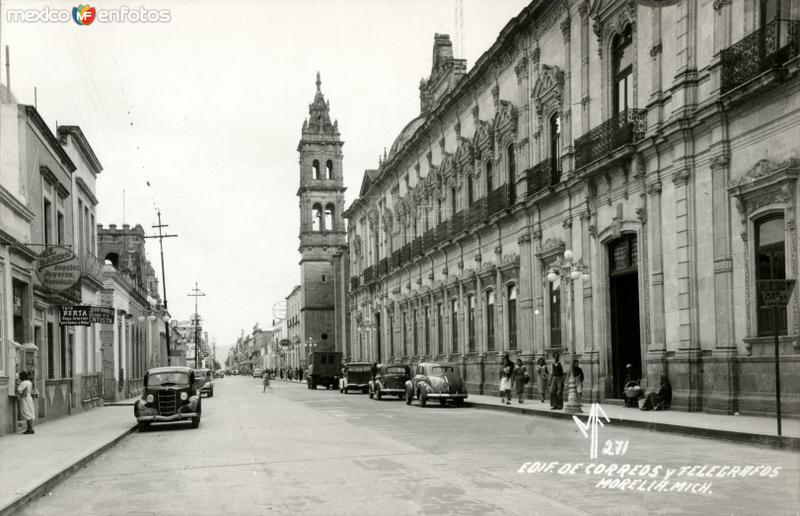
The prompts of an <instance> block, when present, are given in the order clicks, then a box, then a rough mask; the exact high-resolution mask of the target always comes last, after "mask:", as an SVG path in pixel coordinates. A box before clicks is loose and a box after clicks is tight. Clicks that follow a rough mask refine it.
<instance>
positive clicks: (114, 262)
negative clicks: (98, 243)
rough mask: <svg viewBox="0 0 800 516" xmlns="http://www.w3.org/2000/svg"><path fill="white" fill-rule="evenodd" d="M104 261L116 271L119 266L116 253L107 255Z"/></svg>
mask: <svg viewBox="0 0 800 516" xmlns="http://www.w3.org/2000/svg"><path fill="white" fill-rule="evenodd" d="M105 261H107V262H108V263H110V264H111V265H113V266H114V268H115V269H116V268H117V267H118V266H119V255H118V254H117V253H108V254H107V255H106V257H105Z"/></svg>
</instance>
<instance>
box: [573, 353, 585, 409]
mask: <svg viewBox="0 0 800 516" xmlns="http://www.w3.org/2000/svg"><path fill="white" fill-rule="evenodd" d="M572 377H573V378H575V394H577V395H578V403H581V399H582V398H583V369H581V363H580V362H579V361H578V360H573V361H572Z"/></svg>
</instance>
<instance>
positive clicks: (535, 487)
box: [21, 376, 800, 515]
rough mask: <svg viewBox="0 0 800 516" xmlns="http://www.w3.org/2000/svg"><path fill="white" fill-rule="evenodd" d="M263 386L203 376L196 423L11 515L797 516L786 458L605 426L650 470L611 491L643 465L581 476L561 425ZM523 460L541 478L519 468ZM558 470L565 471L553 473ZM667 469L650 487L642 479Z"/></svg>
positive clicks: (570, 428) (793, 469)
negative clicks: (209, 394) (206, 382)
mask: <svg viewBox="0 0 800 516" xmlns="http://www.w3.org/2000/svg"><path fill="white" fill-rule="evenodd" d="M261 391H262V387H261V382H260V381H259V380H257V379H252V378H250V377H243V376H230V377H226V378H224V379H221V380H216V381H215V395H214V397H213V398H204V399H203V418H202V422H201V424H200V428H199V429H197V430H193V429H191V428H190V427H189V426H185V427H183V426H173V427H163V426H162V427H153V429H151V430H150V431H148V432H145V433H134V434H132V435H131V436H130V437H128V438H127V439H125V440H124V441H122V442H121V443H120V445H118V446H117V447H115V448H113V449H112V450H110V451H109V452H108V453H106V454H105V455H103V456H102V457H100V458H98V459H97V460H95V461H94V462H93V463H91V464H89V465H88V466H87V467H86V468H84V469H83V470H81V471H79V472H78V473H76V474H75V475H73V476H72V477H70V478H69V479H68V480H66V481H65V482H64V483H63V484H61V485H59V486H58V487H57V488H56V489H54V490H53V491H52V493H51V494H49V495H48V496H45V497H43V498H41V499H39V500H38V501H36V502H34V503H33V504H31V505H29V506H28V507H26V508H25V509H24V510H23V511H22V512H21V514H26V515H40V514H41V515H45V514H54V513H56V512H58V513H60V514H159V515H171V514H176V515H177V514H200V513H202V514H265V513H272V514H293V515H296V514H326V515H327V514H586V513H592V514H618V513H623V512H624V513H641V512H646V513H659V514H667V513H669V514H697V513H703V514H757V513H761V512H762V511H764V510H765V505H764V504H765V501H767V500H768V501H769V510H770V513H771V514H797V507H798V502H799V501H798V495H797V491H796V486H797V485H798V481H800V474H799V471H798V469H799V468H798V455H797V454H796V453H790V452H782V451H776V450H770V449H765V448H758V447H753V446H746V445H737V444H730V443H724V442H718V441H713V440H707V439H700V438H690V437H683V436H676V435H669V434H662V433H655V432H647V431H642V430H634V429H627V428H626V429H614V428H611V427H605V428H602V429H601V434H600V448H601V450H603V449H605V448H606V447H605V445H604V442H605V440H613V441H614V442H616V441H620V442H624V441H628V443H629V444H628V445H627V449H626V450H623V449H622V447H618V446H617V445H616V444H615V443H613V447H612V448H611V452H617V453H619V455H618V456H616V457H608V456H605V457H604V456H603V454H602V452H601V458H600V459H599V460H597V461H594V462H597V463H604V464H606V465H610V464H614V463H615V464H618V465H619V467H621V466H622V465H625V464H629V465H631V466H635V465H639V464H642V465H644V464H647V465H649V466H650V469H651V470H653V469H654V468H655V467H656V466H658V465H660V466H661V469H660V470H656V471H658V472H659V474H658V475H657V476H656V475H653V476H652V477H649V476H648V477H647V482H646V483H645V482H639V483H638V484H637V486H638V487H637V488H636V489H634V490H619V489H612V488H611V487H610V484H609V483H607V484H606V485H605V486H604V487H603V486H600V485H598V483H599V482H601V481H602V480H603V479H604V478H608V479H616V478H622V479H625V478H634V479H635V478H643V476H646V475H642V472H643V471H646V470H643V469H641V468H640V469H639V474H638V476H633V477H631V476H630V475H624V476H622V477H620V476H618V474H617V472H615V473H613V474H612V475H611V476H608V477H607V476H605V475H604V474H603V475H600V476H597V475H595V474H587V473H586V467H587V465H589V464H590V463H591V462H592V461H590V460H589V440H588V439H585V438H584V436H583V435H582V434H581V432H580V430H579V429H578V427H577V425H575V424H574V423H573V422H572V421H570V420H552V419H549V418H535V417H530V416H521V415H517V414H506V413H502V412H494V411H486V410H479V409H476V408H472V407H469V406H466V407H462V408H456V407H453V406H450V405H448V406H447V407H445V408H442V407H440V406H438V404H436V405H433V406H429V407H427V408H424V409H421V408H419V407H418V406H417V405H416V403H415V404H414V405H413V406H411V407H409V406H407V405H406V404H405V403H404V402H402V401H398V400H396V399H391V400H384V401H380V402H379V401H374V400H370V399H368V397H367V396H366V395H362V394H350V395H342V394H340V393H339V392H338V391H326V390H318V391H312V390H308V389H306V387H305V385H301V384H298V383H296V382H295V383H287V382H281V381H273V382H272V392H269V391H268V392H267V393H266V394H262V392H261ZM528 403H532V401H529V402H528ZM533 403H538V402H533ZM583 420H584V421H585V420H586V417H585V415H584V417H583ZM133 422H134V421H133V417H132V416H131V424H133ZM622 453H624V455H622ZM526 462H527V463H539V465H540V466H541V469H543V471H540V472H528V471H530V470H536V469H538V468H540V466H534V467H532V468H531V466H530V465H528V466H527V467H526V469H525V470H524V472H522V473H519V472H518V470H520V468H521V467H522V466H523V464H524V463H526ZM553 462H557V464H556V465H554V466H552V467H551V468H550V469H549V470H548V469H547V466H545V463H547V464H548V465H549V464H550V463H553ZM565 463H569V464H571V466H570V467H569V469H572V471H573V474H570V473H569V472H567V471H566V468H565V470H563V471H562V473H559V469H561V467H562V466H563V465H564V464H565ZM578 464H581V465H580V466H577V465H578ZM696 465H700V466H702V465H708V466H710V467H711V466H742V467H745V466H764V467H762V468H761V469H759V470H756V469H754V468H751V469H750V470H748V471H749V472H750V473H752V472H753V471H756V473H755V474H749V473H748V476H746V477H744V478H740V477H739V476H738V475H732V476H728V475H727V474H726V475H723V476H721V477H717V476H707V477H703V476H702V475H703V474H704V473H702V470H700V468H694V470H693V474H692V476H689V471H692V470H690V469H689V468H685V469H684V470H683V471H684V473H683V476H682V477H681V478H680V479H679V480H681V481H683V482H686V483H687V485H688V484H692V483H695V484H696V486H695V487H696V490H695V491H696V492H695V493H693V492H691V490H690V487H686V486H684V485H678V487H674V484H675V483H674V482H673V480H675V479H676V477H677V476H678V475H679V474H680V473H679V472H680V471H681V470H680V468H682V467H686V466H696ZM595 466H596V465H595ZM766 467H768V468H769V469H767V468H766ZM668 468H674V469H675V473H674V475H673V477H672V478H670V479H669V481H668V482H664V484H665V485H666V484H669V486H670V487H669V488H666V489H665V488H664V487H663V486H662V488H661V490H660V492H659V489H658V488H656V487H654V483H652V482H651V478H656V479H657V480H659V481H660V479H661V478H662V477H663V476H664V475H663V472H664V471H666V470H667V469H668ZM609 469H610V468H609ZM614 469H617V468H614ZM726 470H727V471H733V470H732V469H731V468H726ZM629 471H632V470H630V469H629ZM716 471H717V472H720V471H725V470H722V469H720V468H717V470H716ZM705 472H706V473H708V472H709V469H708V468H706V469H705ZM618 484H619V482H618ZM700 484H710V486H707V487H701V485H700ZM656 485H657V483H656ZM648 486H649V487H650V490H647V489H648ZM701 490H702V491H703V492H697V491H701Z"/></svg>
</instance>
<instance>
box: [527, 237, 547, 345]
mask: <svg viewBox="0 0 800 516" xmlns="http://www.w3.org/2000/svg"><path fill="white" fill-rule="evenodd" d="M531 238H532V245H531V246H530V262H531V287H532V290H533V317H534V321H533V353H534V355H544V353H545V351H544V350H545V335H544V332H545V328H546V327H547V322H546V316H545V309H544V305H545V301H544V294H545V291H544V284H543V283H542V278H543V276H542V266H541V261H540V260H539V257H538V256H536V255H537V253H539V251H541V249H542V232H541V231H540V230H538V229H537V230H535V231H534V232H533V233H532V234H531ZM537 311H538V312H539V313H538V314H537V313H536V312H537Z"/></svg>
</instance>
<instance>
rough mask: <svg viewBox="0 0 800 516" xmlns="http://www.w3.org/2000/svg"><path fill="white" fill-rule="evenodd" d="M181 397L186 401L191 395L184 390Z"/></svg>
mask: <svg viewBox="0 0 800 516" xmlns="http://www.w3.org/2000/svg"><path fill="white" fill-rule="evenodd" d="M181 399H182V400H183V401H186V400H187V399H189V395H188V394H186V392H182V393H181Z"/></svg>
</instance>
